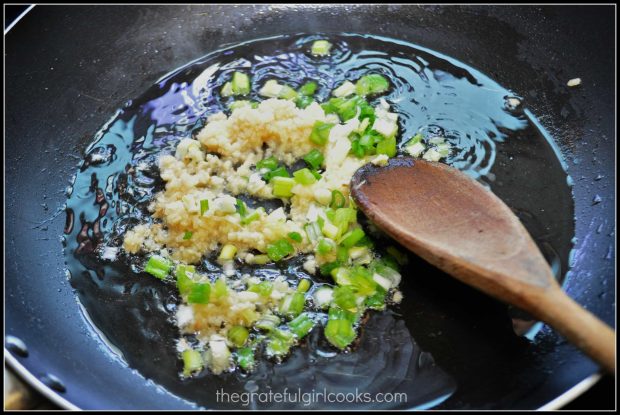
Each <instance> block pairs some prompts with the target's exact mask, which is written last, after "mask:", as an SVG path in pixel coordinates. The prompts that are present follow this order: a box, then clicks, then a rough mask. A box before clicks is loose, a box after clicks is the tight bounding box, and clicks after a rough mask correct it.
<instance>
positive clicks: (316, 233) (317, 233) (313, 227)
mask: <svg viewBox="0 0 620 415" xmlns="http://www.w3.org/2000/svg"><path fill="white" fill-rule="evenodd" d="M304 230H305V231H306V235H308V239H309V240H310V242H312V243H314V242H316V241H318V240H319V238H320V237H321V227H320V226H319V224H318V223H317V222H311V223H307V224H306V225H304Z"/></svg>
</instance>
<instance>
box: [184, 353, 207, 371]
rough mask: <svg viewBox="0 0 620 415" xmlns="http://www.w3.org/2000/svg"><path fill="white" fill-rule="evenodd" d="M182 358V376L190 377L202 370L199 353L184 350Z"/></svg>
mask: <svg viewBox="0 0 620 415" xmlns="http://www.w3.org/2000/svg"><path fill="white" fill-rule="evenodd" d="M182 356H183V376H185V377H187V376H190V375H191V374H192V373H194V372H198V371H200V370H202V367H203V360H202V356H201V355H200V352H198V351H197V350H194V349H185V350H183V353H182Z"/></svg>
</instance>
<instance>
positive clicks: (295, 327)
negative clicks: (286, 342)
mask: <svg viewBox="0 0 620 415" xmlns="http://www.w3.org/2000/svg"><path fill="white" fill-rule="evenodd" d="M313 327H314V321H312V319H311V318H310V316H309V315H308V314H307V313H302V314H300V315H298V316H297V317H295V318H294V319H293V320H291V321H289V323H288V328H289V330H291V332H293V334H295V336H297V338H298V339H301V338H303V337H305V336H306V335H307V334H308V333H310V330H312V328H313Z"/></svg>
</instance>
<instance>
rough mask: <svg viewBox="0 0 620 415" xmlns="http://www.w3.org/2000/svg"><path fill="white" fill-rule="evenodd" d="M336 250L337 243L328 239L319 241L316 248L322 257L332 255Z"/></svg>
mask: <svg viewBox="0 0 620 415" xmlns="http://www.w3.org/2000/svg"><path fill="white" fill-rule="evenodd" d="M334 248H336V243H335V242H334V241H333V240H331V239H328V238H321V239H319V243H318V244H317V246H316V252H317V253H319V254H320V255H325V254H327V253H330V252H332V251H333V250H334Z"/></svg>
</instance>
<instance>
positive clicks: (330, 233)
mask: <svg viewBox="0 0 620 415" xmlns="http://www.w3.org/2000/svg"><path fill="white" fill-rule="evenodd" d="M321 231H322V232H323V235H325V236H327V237H328V238H330V239H333V240H336V239H338V237H339V236H340V228H339V227H337V226H335V225H333V224H332V223H330V222H325V223H324V224H323V229H321Z"/></svg>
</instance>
